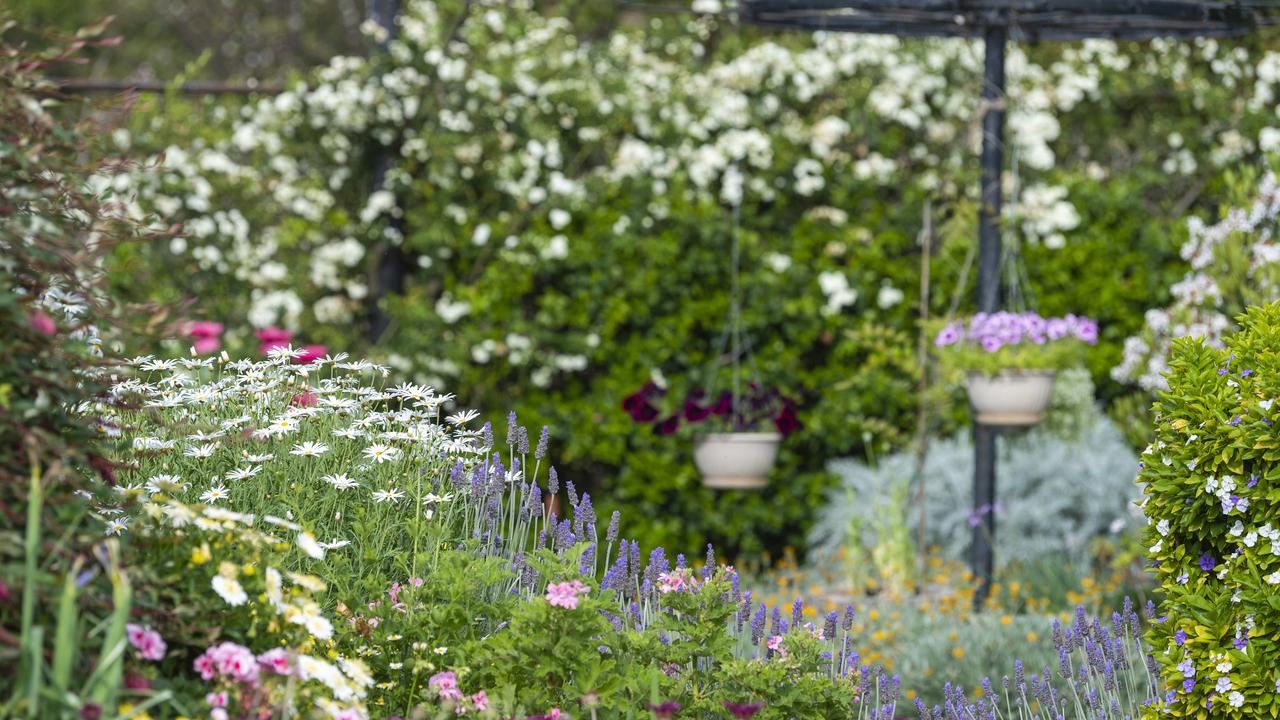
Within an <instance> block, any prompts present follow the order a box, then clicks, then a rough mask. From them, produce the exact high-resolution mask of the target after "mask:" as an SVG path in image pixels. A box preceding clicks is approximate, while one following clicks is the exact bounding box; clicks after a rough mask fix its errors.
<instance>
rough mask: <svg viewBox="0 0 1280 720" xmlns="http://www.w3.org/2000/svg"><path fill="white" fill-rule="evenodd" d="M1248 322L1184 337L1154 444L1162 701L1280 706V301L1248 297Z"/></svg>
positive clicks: (1149, 492)
mask: <svg viewBox="0 0 1280 720" xmlns="http://www.w3.org/2000/svg"><path fill="white" fill-rule="evenodd" d="M1238 323H1239V326H1240V330H1239V331H1238V332H1236V333H1233V334H1230V335H1227V336H1225V338H1224V347H1222V348H1215V347H1212V346H1210V345H1209V344H1208V343H1207V342H1206V341H1205V340H1204V339H1202V338H1184V339H1179V340H1175V341H1174V342H1173V353H1172V356H1171V358H1170V361H1169V372H1168V374H1167V375H1166V377H1167V381H1168V386H1169V387H1168V390H1166V391H1164V392H1163V393H1161V395H1160V400H1159V401H1158V402H1157V403H1156V405H1155V423H1154V424H1155V435H1156V438H1155V441H1154V442H1153V443H1152V445H1151V446H1150V447H1149V448H1147V450H1146V452H1144V453H1143V455H1142V461H1143V470H1142V473H1141V475H1140V476H1139V481H1140V482H1141V483H1143V484H1144V502H1143V512H1144V513H1145V514H1146V516H1147V518H1148V520H1149V523H1150V525H1149V527H1148V529H1147V531H1146V542H1147V544H1148V545H1149V551H1148V552H1149V557H1150V558H1151V560H1152V565H1153V568H1154V572H1155V575H1156V577H1157V578H1158V581H1159V584H1160V589H1161V591H1162V592H1163V593H1164V595H1165V599H1164V601H1163V602H1162V603H1161V613H1162V614H1164V615H1165V616H1166V618H1165V620H1164V622H1162V623H1160V624H1159V625H1156V626H1154V627H1153V628H1152V631H1151V643H1152V646H1153V647H1154V648H1155V649H1156V650H1157V651H1158V652H1157V657H1158V658H1159V659H1160V662H1161V664H1162V666H1163V668H1164V675H1165V678H1166V681H1167V683H1168V688H1169V690H1168V693H1169V695H1168V698H1167V701H1166V703H1165V704H1164V705H1163V706H1162V707H1166V708H1168V709H1169V710H1170V711H1172V713H1173V714H1174V715H1175V716H1179V717H1202V716H1204V714H1205V712H1206V711H1207V712H1209V714H1210V715H1211V716H1212V717H1223V718H1257V717H1263V716H1269V715H1271V714H1274V713H1275V712H1277V709H1278V707H1280V676H1278V675H1277V666H1276V663H1275V661H1274V658H1275V657H1276V656H1277V653H1278V652H1280V644H1278V643H1277V640H1276V635H1275V630H1274V628H1275V627H1276V623H1277V622H1278V621H1280V616H1277V605H1276V599H1275V598H1276V586H1277V585H1280V529H1278V528H1277V527H1276V525H1277V521H1276V518H1277V517H1280V505H1277V494H1276V491H1275V487H1276V485H1275V483H1276V482H1277V481H1278V480H1280V463H1278V462H1277V461H1278V460H1280V447H1278V446H1277V444H1276V439H1275V429H1274V423H1275V421H1276V419H1277V416H1278V415H1280V408H1273V407H1272V401H1273V398H1275V396H1276V395H1277V394H1278V393H1280V385H1277V379H1276V378H1277V372H1278V371H1280V367H1278V365H1280V362H1278V361H1277V357H1276V348H1277V347H1280V305H1276V304H1270V305H1265V306H1259V307H1252V308H1249V310H1248V311H1246V312H1245V313H1244V314H1243V315H1242V316H1240V317H1239V318H1238ZM1154 714H1155V713H1153V716H1154Z"/></svg>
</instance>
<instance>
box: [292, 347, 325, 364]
mask: <svg viewBox="0 0 1280 720" xmlns="http://www.w3.org/2000/svg"><path fill="white" fill-rule="evenodd" d="M328 354H329V348H327V347H325V346H324V345H306V346H304V347H303V348H302V354H301V355H299V356H298V357H297V358H294V362H296V363H298V364H299V365H306V364H308V363H313V362H315V361H316V360H319V359H320V358H322V357H324V356H325V355H328Z"/></svg>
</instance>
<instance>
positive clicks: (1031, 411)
mask: <svg viewBox="0 0 1280 720" xmlns="http://www.w3.org/2000/svg"><path fill="white" fill-rule="evenodd" d="M1053 378H1054V373H1053V371H1051V370H1001V371H1000V372H999V373H997V374H995V375H984V374H982V373H969V404H970V405H972V406H973V416H974V419H975V420H977V421H978V422H980V423H982V424H983V425H1035V424H1037V423H1039V422H1040V421H1041V420H1044V414H1045V411H1046V410H1048V409H1049V400H1050V399H1051V398H1052V397H1053Z"/></svg>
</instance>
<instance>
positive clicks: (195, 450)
mask: <svg viewBox="0 0 1280 720" xmlns="http://www.w3.org/2000/svg"><path fill="white" fill-rule="evenodd" d="M217 449H218V444H217V443H207V444H205V445H192V446H191V447H189V448H187V449H186V452H184V453H182V454H183V455H186V456H187V457H191V458H207V457H212V456H213V451H214V450H217Z"/></svg>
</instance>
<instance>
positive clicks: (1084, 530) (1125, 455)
mask: <svg viewBox="0 0 1280 720" xmlns="http://www.w3.org/2000/svg"><path fill="white" fill-rule="evenodd" d="M1074 429H1075V430H1077V431H1076V432H1071V433H1067V434H1066V435H1065V436H1064V434H1063V433H1060V432H1053V431H1052V430H1051V429H1047V428H1036V429H1032V430H1030V431H1027V432H1024V433H1021V434H1018V435H1010V436H1007V437H1001V439H1000V441H999V445H998V448H999V449H998V458H999V460H998V466H997V487H996V497H997V502H996V505H995V508H994V510H992V509H989V508H975V507H974V506H973V442H972V439H971V437H970V436H969V435H968V434H961V435H959V436H957V437H954V438H949V439H945V440H935V441H933V442H932V443H930V446H929V453H928V457H927V458H926V461H925V466H924V472H923V480H924V483H925V502H924V507H925V531H926V542H927V544H928V545H929V546H930V547H931V548H932V547H936V548H937V549H938V550H939V552H940V553H941V554H942V555H943V556H945V557H953V558H957V559H960V558H963V557H964V556H965V552H966V551H967V549H968V547H969V543H970V539H971V536H972V529H971V528H972V525H971V522H972V521H973V520H975V519H976V518H977V517H979V516H980V515H981V514H982V513H985V512H992V511H994V512H995V514H996V526H997V532H996V558H997V562H998V563H1000V564H1004V563H1008V562H1012V561H1033V560H1037V559H1040V558H1045V557H1048V556H1052V557H1054V558H1055V559H1061V560H1063V561H1067V562H1079V561H1083V560H1085V559H1086V557H1087V553H1088V549H1089V545H1090V543H1091V541H1092V540H1093V539H1095V538H1097V537H1099V536H1102V535H1107V534H1115V533H1120V532H1123V531H1124V530H1126V529H1128V528H1132V527H1134V525H1135V523H1136V522H1137V521H1138V515H1137V511H1136V508H1135V506H1134V503H1135V502H1136V501H1137V500H1138V499H1139V498H1138V495H1139V489H1138V487H1137V486H1136V485H1135V484H1134V477H1135V475H1136V473H1137V467H1138V459H1137V457H1136V456H1135V455H1134V453H1133V451H1132V449H1130V448H1129V446H1128V445H1127V444H1126V443H1125V441H1124V439H1123V437H1122V436H1121V435H1120V432H1119V431H1118V430H1117V428H1116V427H1115V425H1114V424H1112V422H1111V421H1110V420H1108V419H1107V418H1105V417H1098V416H1095V419H1094V420H1093V421H1092V422H1089V423H1087V424H1085V425H1084V426H1083V427H1078V428H1074ZM915 466H916V457H915V454H914V453H913V452H910V451H907V452H902V453H898V454H895V455H891V456H888V457H885V458H881V459H880V460H879V461H878V462H876V463H874V464H871V465H868V464H866V463H862V462H859V461H855V460H848V459H846V460H836V461H833V462H832V463H831V464H830V465H829V469H830V470H831V471H832V472H833V473H835V474H837V475H839V476H840V478H841V482H840V483H839V484H838V485H837V486H836V487H835V488H833V489H832V490H831V491H830V492H829V493H828V496H827V502H826V504H825V506H824V507H823V508H822V509H821V510H820V511H819V512H818V517H817V521H816V522H815V524H814V526H813V529H812V530H811V531H810V534H809V545H810V550H811V552H813V553H815V554H816V556H817V557H818V558H819V559H820V558H823V557H834V556H835V554H836V553H837V552H838V551H839V549H840V548H841V547H842V546H845V545H846V543H856V544H859V545H861V546H862V547H864V548H874V547H876V545H877V543H879V542H881V541H883V540H885V538H880V537H878V529H883V528H886V527H894V526H899V527H900V526H902V525H905V526H907V527H910V528H911V534H910V537H911V538H913V539H914V538H916V537H918V535H917V533H918V528H919V521H920V512H919V505H918V503H917V502H916V501H915V498H916V497H917V495H916V493H917V490H918V480H917V479H916V478H914V477H913V476H914V475H915ZM904 483H905V484H909V486H910V492H909V493H908V494H907V496H908V497H909V498H911V500H910V501H909V502H907V503H902V502H901V501H894V497H895V495H896V496H897V497H899V498H901V496H902V492H901V486H902V485H903V484H904ZM895 487H897V488H899V492H898V493H894V492H893V488H895ZM885 513H898V514H899V515H901V514H905V515H906V517H899V518H892V519H888V521H887V522H886V518H885V517H884V514H885ZM881 531H882V530H881ZM851 535H857V536H859V537H856V538H854V537H850V536H851Z"/></svg>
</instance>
